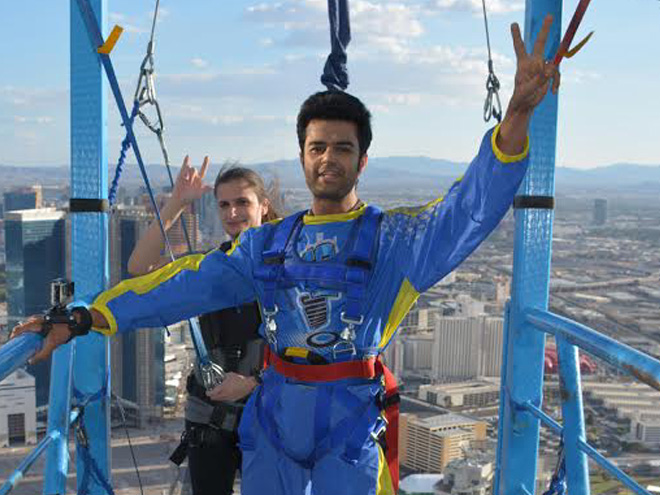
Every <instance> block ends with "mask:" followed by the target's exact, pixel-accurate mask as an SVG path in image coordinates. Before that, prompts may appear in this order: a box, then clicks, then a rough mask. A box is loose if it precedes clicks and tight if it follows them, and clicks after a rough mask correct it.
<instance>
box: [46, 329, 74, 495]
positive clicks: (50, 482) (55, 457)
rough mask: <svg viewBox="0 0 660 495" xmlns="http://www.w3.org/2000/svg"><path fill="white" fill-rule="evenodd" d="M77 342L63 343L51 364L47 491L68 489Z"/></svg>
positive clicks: (54, 492)
mask: <svg viewBox="0 0 660 495" xmlns="http://www.w3.org/2000/svg"><path fill="white" fill-rule="evenodd" d="M75 346H76V342H75V341H72V342H70V343H68V344H66V345H63V346H62V347H59V348H58V349H56V350H55V352H54V353H53V360H52V364H51V367H50V370H51V376H52V377H53V378H52V379H51V381H50V395H49V399H48V436H49V437H51V438H52V441H51V442H50V444H49V446H48V451H47V454H46V466H45V468H44V483H43V495H55V494H60V493H66V477H67V474H68V472H69V425H70V424H71V418H70V417H69V415H70V410H71V383H72V381H71V377H72V376H73V354H74V352H75Z"/></svg>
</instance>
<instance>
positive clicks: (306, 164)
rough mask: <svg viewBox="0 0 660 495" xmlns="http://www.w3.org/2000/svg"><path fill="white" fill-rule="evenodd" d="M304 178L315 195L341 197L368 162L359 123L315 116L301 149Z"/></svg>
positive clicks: (348, 191)
mask: <svg viewBox="0 0 660 495" xmlns="http://www.w3.org/2000/svg"><path fill="white" fill-rule="evenodd" d="M300 160H301V162H302V166H303V170H304V171H305V181H306V182H307V187H309V190H310V191H312V194H313V195H314V197H315V198H319V199H328V200H331V201H341V200H342V199H343V198H345V197H346V196H347V195H348V194H349V193H350V192H351V191H352V190H353V188H354V187H355V184H356V182H357V179H358V177H359V175H360V173H362V170H364V167H365V166H366V164H367V155H366V154H365V155H364V156H362V157H361V158H360V146H359V142H358V137H357V125H356V124H355V123H353V122H347V121H344V120H312V121H311V122H310V123H309V124H308V125H307V132H306V137H305V144H304V146H303V150H302V152H301V153H300Z"/></svg>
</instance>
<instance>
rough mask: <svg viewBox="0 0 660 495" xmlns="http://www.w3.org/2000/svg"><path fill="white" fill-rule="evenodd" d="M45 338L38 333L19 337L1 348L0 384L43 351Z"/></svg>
mask: <svg viewBox="0 0 660 495" xmlns="http://www.w3.org/2000/svg"><path fill="white" fill-rule="evenodd" d="M42 343H43V338H42V337H41V336H40V335H38V334H36V333H27V334H23V335H19V336H18V337H16V338H15V339H12V340H10V341H9V342H7V343H6V344H4V345H3V346H2V348H0V382H1V381H2V380H4V379H5V378H7V377H8V376H9V375H11V374H12V373H13V372H14V371H15V370H17V369H18V368H20V367H22V366H25V365H26V364H27V362H28V359H30V358H31V357H32V356H34V354H35V353H36V352H38V351H39V350H41V345H42Z"/></svg>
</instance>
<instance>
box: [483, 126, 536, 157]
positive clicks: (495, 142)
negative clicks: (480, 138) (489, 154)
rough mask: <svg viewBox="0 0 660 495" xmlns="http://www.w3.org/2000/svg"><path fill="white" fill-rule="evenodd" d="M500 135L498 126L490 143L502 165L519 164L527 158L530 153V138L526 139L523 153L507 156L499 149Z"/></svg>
mask: <svg viewBox="0 0 660 495" xmlns="http://www.w3.org/2000/svg"><path fill="white" fill-rule="evenodd" d="M499 133H500V124H497V126H496V127H495V130H494V131H493V134H492V135H491V136H490V142H491V145H492V146H493V154H494V155H495V157H496V158H497V159H498V160H499V161H501V162H502V163H514V162H519V161H520V160H522V159H523V158H525V157H526V156H527V154H528V153H529V136H527V137H526V138H525V148H524V149H523V150H522V153H519V154H517V155H507V154H506V153H504V152H503V151H502V150H501V149H499V148H498V147H497V136H498V134H499Z"/></svg>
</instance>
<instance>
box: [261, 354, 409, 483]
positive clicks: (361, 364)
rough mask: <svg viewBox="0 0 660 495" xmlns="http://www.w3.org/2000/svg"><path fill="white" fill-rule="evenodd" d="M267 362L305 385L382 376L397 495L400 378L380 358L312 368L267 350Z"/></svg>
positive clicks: (389, 459) (387, 455) (389, 460)
mask: <svg viewBox="0 0 660 495" xmlns="http://www.w3.org/2000/svg"><path fill="white" fill-rule="evenodd" d="M264 361H265V367H267V366H272V367H273V368H275V371H277V372H278V373H279V374H280V375H282V376H285V377H287V378H292V379H294V380H300V381H305V382H332V381H336V380H343V379H348V378H364V379H373V378H377V377H379V376H382V377H383V380H384V383H385V397H384V398H383V400H382V403H381V407H382V410H383V415H384V417H385V420H386V421H387V429H386V430H385V440H386V445H387V449H386V450H385V458H386V460H387V465H388V468H389V472H390V478H391V479H392V485H393V487H394V491H395V493H396V491H397V490H398V488H399V402H400V397H399V388H398V386H397V383H396V378H395V377H394V375H393V374H392V372H391V371H390V370H389V369H388V368H387V366H385V365H384V364H383V362H382V360H381V358H380V356H378V357H370V358H368V359H364V360H356V361H345V362H341V363H332V364H323V365H308V364H296V363H291V362H288V361H285V360H283V359H282V358H280V357H279V356H278V355H277V354H275V353H274V352H271V350H270V348H268V347H267V348H266V352H265V355H264Z"/></svg>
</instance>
